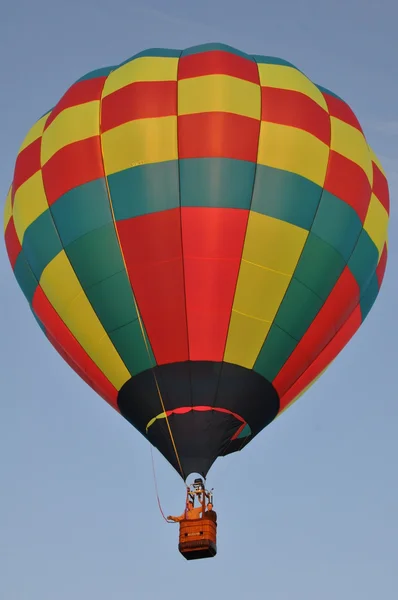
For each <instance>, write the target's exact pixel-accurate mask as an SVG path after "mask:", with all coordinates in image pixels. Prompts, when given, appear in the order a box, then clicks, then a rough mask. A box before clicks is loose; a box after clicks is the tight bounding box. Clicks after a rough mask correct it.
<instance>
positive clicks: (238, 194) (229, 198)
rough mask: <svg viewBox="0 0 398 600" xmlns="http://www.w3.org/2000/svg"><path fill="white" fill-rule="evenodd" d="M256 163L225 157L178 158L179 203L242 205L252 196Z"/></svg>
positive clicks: (248, 203) (233, 206)
mask: <svg viewBox="0 0 398 600" xmlns="http://www.w3.org/2000/svg"><path fill="white" fill-rule="evenodd" d="M255 172H256V165H255V164H253V163H250V162H246V161H243V160H232V159H228V158H188V159H183V160H180V182H181V206H206V207H219V208H244V209H246V210H248V209H249V208H250V203H251V199H252V192H253V183H254V175H255Z"/></svg>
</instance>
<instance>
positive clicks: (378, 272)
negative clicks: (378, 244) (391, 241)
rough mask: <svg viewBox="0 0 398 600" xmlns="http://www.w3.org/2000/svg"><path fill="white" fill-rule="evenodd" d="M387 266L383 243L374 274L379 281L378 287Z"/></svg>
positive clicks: (385, 248)
mask: <svg viewBox="0 0 398 600" xmlns="http://www.w3.org/2000/svg"><path fill="white" fill-rule="evenodd" d="M386 266H387V244H384V248H383V252H382V253H381V256H380V260H379V264H378V265H377V269H376V276H377V279H378V282H379V289H380V288H381V284H382V283H383V279H384V273H385V272H386Z"/></svg>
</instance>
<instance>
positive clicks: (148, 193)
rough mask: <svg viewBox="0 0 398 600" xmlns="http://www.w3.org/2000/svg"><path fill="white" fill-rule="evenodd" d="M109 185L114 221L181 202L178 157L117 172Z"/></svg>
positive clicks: (172, 206)
mask: <svg viewBox="0 0 398 600" xmlns="http://www.w3.org/2000/svg"><path fill="white" fill-rule="evenodd" d="M108 184H109V191H110V194H111V199H112V205H113V211H114V214H115V219H116V221H121V220H123V219H131V218H132V217H138V216H140V215H147V214H149V213H153V212H159V211H161V210H168V209H171V208H176V207H178V206H179V205H180V190H179V180H178V161H177V160H172V161H166V162H161V163H155V164H150V165H142V166H138V167H132V168H131V169H125V170H124V171H119V173H114V174H113V175H109V177H108Z"/></svg>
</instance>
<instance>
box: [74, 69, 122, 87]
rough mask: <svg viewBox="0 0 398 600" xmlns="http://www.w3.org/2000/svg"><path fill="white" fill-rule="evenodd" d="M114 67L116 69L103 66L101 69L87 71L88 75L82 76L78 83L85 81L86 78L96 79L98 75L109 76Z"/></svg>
mask: <svg viewBox="0 0 398 600" xmlns="http://www.w3.org/2000/svg"><path fill="white" fill-rule="evenodd" d="M114 69H116V67H102V68H101V69H96V70H95V71H90V72H89V73H86V75H83V77H80V79H78V80H77V81H76V83H78V82H79V81H85V80H86V79H95V78H96V77H107V76H108V75H109V74H110V73H111V72H112V71H113V70H114Z"/></svg>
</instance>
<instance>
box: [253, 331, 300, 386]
mask: <svg viewBox="0 0 398 600" xmlns="http://www.w3.org/2000/svg"><path fill="white" fill-rule="evenodd" d="M296 346H297V341H296V340H294V339H293V338H292V337H291V336H290V335H289V334H287V333H286V332H285V331H282V329H280V328H279V327H277V326H276V325H274V324H273V325H272V326H271V329H270V330H269V333H268V335H267V338H266V340H265V342H264V344H263V347H262V348H261V351H260V354H259V355H258V357H257V360H256V362H255V364H254V367H253V370H254V371H256V373H260V375H262V376H263V377H265V378H266V379H268V381H273V380H274V379H275V377H276V376H277V375H278V373H279V371H280V370H281V368H282V367H283V365H284V364H285V362H286V361H287V359H288V358H289V356H290V355H291V353H292V352H293V350H294V349H295V347H296Z"/></svg>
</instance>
